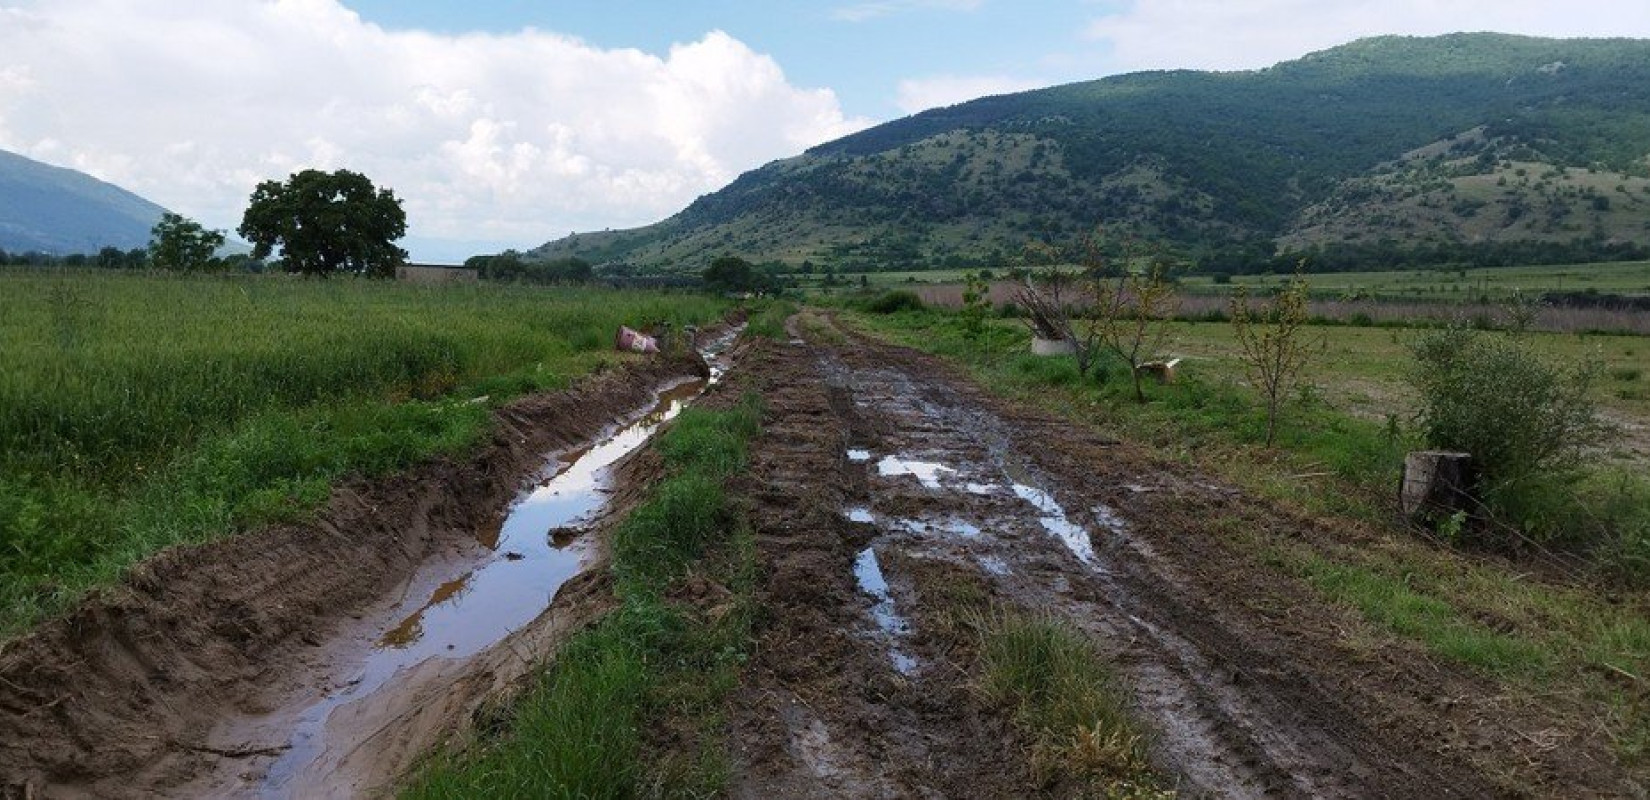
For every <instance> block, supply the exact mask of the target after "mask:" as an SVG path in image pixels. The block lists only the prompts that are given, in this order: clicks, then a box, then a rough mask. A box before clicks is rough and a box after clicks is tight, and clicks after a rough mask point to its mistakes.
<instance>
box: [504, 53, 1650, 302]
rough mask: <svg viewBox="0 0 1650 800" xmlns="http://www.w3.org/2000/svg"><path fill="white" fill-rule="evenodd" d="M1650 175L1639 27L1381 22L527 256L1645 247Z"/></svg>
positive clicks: (697, 261)
mask: <svg viewBox="0 0 1650 800" xmlns="http://www.w3.org/2000/svg"><path fill="white" fill-rule="evenodd" d="M1647 187H1650V41H1645V40H1631V39H1541V38H1531V37H1521V36H1510V35H1503V34H1485V33H1479V34H1453V35H1449V36H1440V37H1430V38H1414V37H1378V38H1373V39H1364V40H1359V41H1357V42H1353V43H1351V44H1347V45H1343V46H1340V47H1336V48H1332V49H1330V50H1326V51H1323V52H1319V53H1313V54H1310V55H1307V56H1305V57H1303V58H1300V59H1297V60H1294V61H1287V62H1284V63H1281V64H1278V65H1276V66H1273V67H1270V68H1267V69H1261V70H1254V71H1245V72H1227V73H1214V72H1194V71H1184V70H1182V71H1162V72H1141V73H1134V74H1129V75H1119V76H1114V77H1110V78H1105V79H1102V80H1097V81H1089V82H1085V83H1076V84H1070V85H1065V86H1056V87H1052V88H1048V89H1041V90H1036V91H1031V92H1022V93H1018V94H1010V95H1002V96H996V97H986V98H981V99H978V100H974V101H971V102H967V103H962V104H958V105H955V106H951V107H948V108H941V109H935V110H932V111H927V112H924V113H921V114H917V115H915V116H911V117H907V118H904V119H900V120H896V121H893V122H890V123H887V124H884V125H879V126H876V127H873V128H870V129H868V130H865V131H861V132H859V133H856V134H853V135H851V136H847V137H845V138H842V139H839V140H836V141H834V142H829V143H826V144H822V145H819V146H818V147H815V148H813V149H811V150H809V151H807V152H806V153H804V154H802V155H799V156H797V157H795V158H790V159H785V160H782V161H776V162H773V163H770V164H768V165H766V166H764V167H761V168H759V169H756V170H752V171H750V172H747V173H745V174H744V175H741V176H740V177H739V178H738V179H736V180H735V181H734V182H733V183H732V184H730V185H729V186H727V187H726V188H723V189H721V190H720V191H717V192H714V193H711V194H708V195H705V196H703V197H701V198H699V199H698V200H696V201H694V202H693V203H692V204H691V205H689V206H688V207H687V208H686V209H684V210H683V211H681V212H680V213H678V214H676V215H675V216H672V217H671V218H669V219H666V220H664V221H662V222H660V223H657V224H655V225H650V226H646V227H643V228H637V229H633V230H627V231H612V232H602V233H584V234H575V235H573V236H570V237H567V238H565V239H561V240H558V241H555V242H551V243H548V244H546V245H543V246H541V247H539V248H536V249H535V250H533V251H531V252H530V253H529V256H531V257H539V258H559V257H568V256H579V257H582V258H585V259H588V260H591V261H594V262H596V263H598V264H600V263H604V262H606V263H613V262H622V263H626V264H631V265H636V266H639V267H642V268H648V269H663V270H666V271H668V270H672V269H677V270H697V269H701V268H702V267H703V265H704V264H705V263H706V262H708V260H709V259H710V258H712V257H714V256H716V255H720V254H723V253H731V254H735V255H740V256H743V257H746V258H749V259H751V260H754V261H769V260H778V261H783V262H786V263H788V264H792V265H798V264H802V263H804V262H811V263H813V264H814V265H818V266H835V267H837V268H839V269H856V268H865V267H873V268H883V269H888V268H914V267H932V266H966V265H971V264H978V263H990V262H992V261H993V260H998V261H1000V260H1002V259H1004V258H1007V257H1010V256H1011V254H1013V253H1015V252H1018V250H1019V249H1020V248H1021V247H1022V246H1023V245H1024V244H1025V243H1026V242H1027V241H1030V240H1033V239H1040V240H1047V241H1052V242H1056V243H1060V242H1070V241H1074V240H1075V239H1076V238H1077V237H1079V236H1081V235H1083V234H1084V233H1085V232H1087V231H1089V230H1091V229H1092V228H1093V227H1094V226H1095V225H1096V224H1100V225H1104V226H1107V227H1109V228H1112V229H1122V230H1128V231H1131V232H1134V233H1137V234H1140V235H1145V236H1150V237H1152V238H1155V239H1160V240H1163V241H1167V242H1169V243H1171V244H1174V245H1176V246H1177V247H1179V248H1181V249H1182V250H1183V251H1185V252H1187V253H1194V254H1195V253H1197V252H1206V251H1210V250H1218V249H1220V248H1233V247H1245V246H1248V247H1259V248H1260V249H1263V250H1271V249H1273V248H1278V247H1282V248H1285V249H1307V248H1312V247H1315V246H1321V245H1324V244H1333V243H1346V242H1365V243H1376V242H1390V243H1396V244H1400V245H1407V244H1410V243H1414V244H1440V245H1470V244H1473V243H1482V242H1490V243H1497V242H1500V243H1504V242H1522V241H1544V242H1573V241H1589V242H1614V243H1627V244H1632V245H1639V246H1642V245H1650V229H1647V228H1646V224H1647V221H1650V188H1647ZM1601 198H1602V199H1601Z"/></svg>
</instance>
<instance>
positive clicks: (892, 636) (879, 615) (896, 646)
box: [854, 547, 917, 675]
mask: <svg viewBox="0 0 1650 800" xmlns="http://www.w3.org/2000/svg"><path fill="white" fill-rule="evenodd" d="M854 578H855V580H857V581H858V582H859V589H860V591H862V592H864V593H865V594H866V595H869V596H870V598H871V600H872V601H873V605H872V606H871V618H872V619H874V620H876V623H877V629H878V630H879V632H880V634H881V638H883V639H885V640H886V641H887V646H888V659H889V660H890V661H891V662H893V664H894V670H895V671H897V672H899V674H901V675H910V674H911V673H913V672H915V671H916V670H917V660H916V658H914V657H912V656H911V655H910V654H909V653H906V652H905V650H904V649H902V648H901V646H900V643H899V640H900V639H901V638H903V637H905V636H906V635H908V634H909V633H910V632H911V623H910V622H909V621H907V620H906V619H905V617H903V616H901V615H900V613H899V609H897V608H896V607H895V605H894V598H893V595H891V594H889V592H888V578H887V577H886V576H884V575H883V574H882V565H881V564H879V563H878V562H877V551H876V549H875V548H871V547H867V548H865V549H864V550H863V551H861V552H860V554H859V557H858V558H856V559H855V560H854Z"/></svg>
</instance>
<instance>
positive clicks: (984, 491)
mask: <svg viewBox="0 0 1650 800" xmlns="http://www.w3.org/2000/svg"><path fill="white" fill-rule="evenodd" d="M963 491H965V492H968V493H969V494H978V495H990V494H996V493H997V487H995V486H992V485H991V484H989V483H970V484H967V485H965V486H963Z"/></svg>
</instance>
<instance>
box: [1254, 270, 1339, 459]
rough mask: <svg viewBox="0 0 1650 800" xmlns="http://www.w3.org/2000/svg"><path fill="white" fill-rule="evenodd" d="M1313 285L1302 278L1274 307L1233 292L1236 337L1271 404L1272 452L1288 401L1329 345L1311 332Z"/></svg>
mask: <svg viewBox="0 0 1650 800" xmlns="http://www.w3.org/2000/svg"><path fill="white" fill-rule="evenodd" d="M1307 296H1308V292H1307V285H1306V281H1305V280H1304V279H1302V278H1301V276H1300V275H1299V274H1296V275H1295V277H1294V278H1293V279H1292V280H1290V281H1289V283H1288V284H1285V285H1284V287H1283V288H1282V289H1280V290H1279V291H1278V293H1277V294H1276V295H1273V297H1272V300H1271V302H1269V303H1265V304H1262V305H1259V306H1254V305H1251V304H1250V302H1249V293H1248V291H1247V290H1246V289H1245V288H1244V287H1242V286H1239V287H1238V288H1237V289H1236V290H1235V291H1234V292H1232V302H1231V313H1232V331H1233V333H1235V334H1236V335H1237V341H1238V345H1239V346H1240V347H1241V348H1242V351H1243V365H1244V367H1245V368H1246V369H1247V370H1248V372H1249V379H1250V380H1251V381H1253V382H1254V384H1255V388H1256V389H1258V390H1259V391H1260V395H1261V399H1262V400H1263V401H1264V402H1265V403H1266V446H1267V447H1271V446H1272V443H1273V442H1274V441H1275V440H1276V439H1277V433H1278V413H1279V411H1280V410H1281V407H1282V404H1283V398H1285V397H1288V396H1289V393H1290V391H1292V390H1293V389H1294V388H1295V387H1296V386H1298V385H1299V383H1300V379H1301V375H1302V374H1303V373H1304V372H1305V371H1306V365H1307V364H1308V363H1309V362H1311V360H1312V359H1313V358H1314V357H1316V356H1317V355H1318V354H1319V353H1322V352H1323V350H1324V347H1325V339H1324V337H1323V336H1322V335H1318V336H1312V335H1309V334H1307V332H1306V318H1307V313H1306V311H1307V309H1306V301H1307Z"/></svg>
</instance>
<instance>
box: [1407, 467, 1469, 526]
mask: <svg viewBox="0 0 1650 800" xmlns="http://www.w3.org/2000/svg"><path fill="white" fill-rule="evenodd" d="M1476 480H1477V476H1476V475H1475V474H1474V473H1473V468H1472V455H1471V454H1469V453H1450V452H1445V451H1440V450H1420V451H1417V452H1414V453H1410V454H1409V455H1407V456H1405V457H1404V483H1403V488H1402V489H1401V490H1400V491H1399V495H1398V501H1399V503H1400V504H1401V505H1402V506H1403V509H1404V516H1407V517H1409V518H1410V519H1414V520H1418V521H1426V520H1435V519H1442V518H1444V517H1448V516H1450V515H1452V514H1454V513H1456V512H1457V511H1467V512H1470V511H1471V510H1472V506H1473V505H1474V502H1473V496H1472V490H1473V484H1474V482H1475V481H1476Z"/></svg>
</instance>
